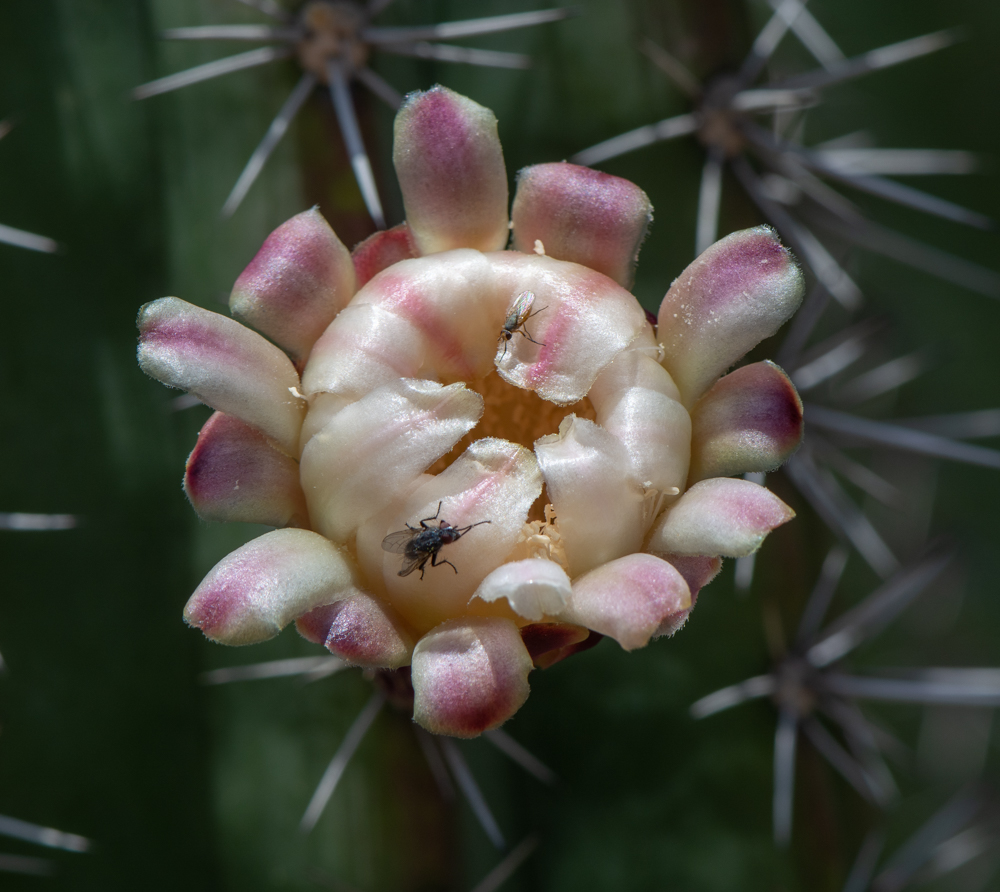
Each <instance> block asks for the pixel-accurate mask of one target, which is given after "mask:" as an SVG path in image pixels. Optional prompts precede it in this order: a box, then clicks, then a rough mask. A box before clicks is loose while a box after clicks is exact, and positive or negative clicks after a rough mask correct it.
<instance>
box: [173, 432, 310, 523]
mask: <svg viewBox="0 0 1000 892" xmlns="http://www.w3.org/2000/svg"><path fill="white" fill-rule="evenodd" d="M184 491H185V492H186V493H187V496H188V498H189V499H190V500H191V504H192V505H193V506H194V510H195V511H197V512H198V515H199V516H200V517H201V518H202V519H204V520H217V521H241V522H243V523H263V524H267V525H268V526H272V527H288V526H296V527H299V526H308V520H309V514H308V512H307V510H306V500H305V496H304V495H303V494H302V487H301V486H300V485H299V463H298V462H297V461H295V460H294V459H291V458H289V457H288V456H287V455H285V454H284V453H283V452H280V451H279V450H278V449H277V447H276V446H275V445H274V443H272V442H271V441H270V440H269V439H268V438H267V437H265V436H264V435H263V434H262V433H261V432H260V431H259V430H257V429H256V428H254V427H250V425H248V424H245V423H244V422H242V421H240V420H239V419H238V418H233V416H231V415H225V414H223V413H222V412H216V413H215V414H214V415H212V417H211V418H209V419H208V421H207V422H205V426H204V427H203V428H202V429H201V432H200V433H199V434H198V442H197V443H196V444H195V447H194V450H193V451H192V452H191V455H190V456H189V457H188V460H187V467H186V468H185V473H184Z"/></svg>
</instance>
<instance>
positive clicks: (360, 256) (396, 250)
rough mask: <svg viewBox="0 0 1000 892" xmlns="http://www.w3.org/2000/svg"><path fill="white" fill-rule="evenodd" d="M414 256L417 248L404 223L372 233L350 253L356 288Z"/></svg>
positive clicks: (408, 228)
mask: <svg viewBox="0 0 1000 892" xmlns="http://www.w3.org/2000/svg"><path fill="white" fill-rule="evenodd" d="M416 256H417V247H416V245H414V244H413V236H412V235H411V234H410V227H409V226H407V225H406V223H400V224H399V225H398V226H393V227H392V228H391V229H380V230H378V231H377V232H374V233H372V234H371V235H370V236H368V238H366V239H365V240H364V241H363V242H360V243H358V244H357V245H355V246H354V250H352V251H351V259H352V260H353V261H354V273H355V275H356V276H357V278H358V288H362V287H364V286H365V285H367V284H368V282H369V281H371V280H372V279H374V278H375V276H377V275H378V274H379V273H380V272H382V270H384V269H387V268H388V267H390V266H392V265H393V264H394V263H399V262H400V261H401V260H410V259H412V258H413V257H416Z"/></svg>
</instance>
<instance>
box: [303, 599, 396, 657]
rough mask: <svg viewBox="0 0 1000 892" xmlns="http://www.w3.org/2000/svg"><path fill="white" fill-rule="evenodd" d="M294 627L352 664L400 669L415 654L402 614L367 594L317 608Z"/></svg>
mask: <svg viewBox="0 0 1000 892" xmlns="http://www.w3.org/2000/svg"><path fill="white" fill-rule="evenodd" d="M295 627H296V628H297V629H298V631H299V634H300V635H301V636H302V637H303V638H305V639H306V640H308V641H312V642H314V643H316V644H322V645H323V646H324V647H326V649H327V650H328V651H330V653H332V654H335V655H336V656H338V657H340V658H341V659H342V660H344V661H345V662H348V663H350V664H351V665H352V666H365V667H371V668H374V669H378V668H385V669H398V668H399V667H400V666H406V665H407V664H408V663H409V662H410V655H411V654H412V653H413V640H412V639H411V638H410V635H409V633H408V632H407V631H406V629H405V628H404V627H403V624H402V622H401V621H400V619H399V617H398V616H396V614H395V612H394V611H393V610H392V609H391V608H389V607H388V606H386V605H385V604H383V603H382V602H381V601H379V600H378V598H373V597H372V596H371V595H367V594H360V595H354V596H353V597H351V598H346V599H345V600H343V601H337V603H336V604H327V605H325V606H323V607H317V608H316V609H315V610H311V611H309V613H307V614H306V615H305V616H302V617H299V619H298V620H297V621H296V623H295Z"/></svg>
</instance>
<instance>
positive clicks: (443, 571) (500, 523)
mask: <svg viewBox="0 0 1000 892" xmlns="http://www.w3.org/2000/svg"><path fill="white" fill-rule="evenodd" d="M541 491H542V478H541V474H540V473H539V471H538V465H537V463H536V462H535V457H534V455H533V454H532V453H531V451H530V450H528V449H525V448H524V447H523V446H518V445H517V444H515V443H510V442H508V441H506V440H496V439H489V438H487V439H482V440H476V441H475V442H474V443H472V444H471V445H470V446H469V448H468V449H466V450H465V452H463V453H462V454H461V455H460V456H459V457H458V458H457V459H455V461H454V462H453V463H452V464H451V465H449V466H448V467H447V468H446V469H445V470H444V471H442V472H441V473H440V474H438V475H437V476H434V477H428V478H427V479H425V480H424V482H423V483H421V484H420V485H419V486H417V487H416V488H415V489H414V490H413V491H412V492H410V493H409V494H404V495H405V498H403V499H402V500H401V501H400V502H398V503H397V504H395V505H393V506H392V507H391V508H390V509H388V510H387V511H385V512H383V513H382V514H380V515H377V516H375V517H373V518H372V520H371V521H370V522H369V523H367V524H365V525H364V526H363V527H362V528H361V529H360V530H359V531H358V538H357V551H358V560H359V562H360V564H361V567H362V569H363V571H364V573H365V576H366V577H367V578H369V579H371V578H373V577H376V576H377V577H380V579H381V581H382V584H383V585H384V586H385V590H386V592H387V595H386V598H387V600H388V601H389V603H390V604H391V605H392V606H393V607H394V608H395V609H396V610H397V611H398V612H399V614H400V615H401V616H402V617H403V619H404V621H406V622H407V623H408V624H409V625H410V626H412V627H413V628H414V629H416V630H417V631H418V632H420V631H426V630H428V629H431V628H433V627H434V626H436V625H437V624H438V623H440V622H442V621H443V620H445V619H448V618H449V617H453V616H460V615H462V614H470V613H471V614H477V615H487V616H496V615H501V616H511V617H513V616H514V615H515V614H513V612H512V611H511V610H510V608H509V607H508V606H507V605H506V604H505V603H502V602H501V603H498V604H486V603H483V602H481V601H478V600H474V601H472V603H471V604H470V600H471V599H472V596H473V594H474V593H475V591H476V589H477V588H478V587H479V585H480V584H481V583H482V581H483V580H484V579H485V578H486V577H487V576H488V575H489V574H490V573H491V572H493V571H494V570H495V569H496V568H497V567H499V566H500V565H501V563H503V561H504V559H505V558H506V557H507V555H509V554H510V552H511V550H512V549H513V548H514V546H515V545H516V544H517V543H518V541H519V539H520V538H521V536H522V532H523V529H524V525H525V521H526V520H527V516H528V511H529V509H530V508H531V505H532V503H533V502H534V501H535V500H536V499H537V498H538V496H539V495H540V494H541ZM439 506H440V510H439ZM435 514H437V517H436V518H434V519H431V518H433V516H434V515H435ZM422 519H423V520H425V521H426V522H427V526H428V527H431V528H436V527H437V526H438V524H439V523H440V522H441V521H442V520H443V521H446V522H447V523H448V524H449V525H450V526H452V527H456V528H459V529H461V528H463V527H468V526H471V525H472V524H481V525H480V526H474V527H472V529H470V530H469V531H468V532H467V533H465V534H464V535H462V536H461V538H459V539H458V540H457V541H454V542H449V543H446V544H444V545H443V546H442V548H441V550H440V552H439V553H438V556H437V560H438V565H437V566H435V567H432V566H431V561H428V562H427V564H426V565H425V567H424V572H423V574H421V572H420V570H419V569H417V568H414V569H413V571H412V572H410V573H409V575H406V576H400V575H399V573H400V571H401V570H403V569H404V568H405V567H406V566H407V565H408V564H409V562H408V561H407V559H406V557H405V555H401V554H398V553H392V552H388V551H384V550H383V549H382V540H383V539H384V538H385V537H386V536H388V535H389V534H390V533H396V532H400V531H403V530H406V528H407V524H409V525H410V526H411V527H417V528H418V529H419V527H420V521H421V520H422ZM482 521H489V523H482ZM444 560H447V561H449V562H450V563H451V565H452V566H448V565H446V564H443V563H442V562H443V561H444ZM421 575H423V577H424V578H421Z"/></svg>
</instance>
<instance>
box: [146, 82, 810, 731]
mask: <svg viewBox="0 0 1000 892" xmlns="http://www.w3.org/2000/svg"><path fill="white" fill-rule="evenodd" d="M393 158H394V162H395V166H396V171H397V174H398V176H399V181H400V186H401V188H402V193H403V199H404V205H405V208H406V218H407V219H406V222H405V223H403V224H401V225H399V226H397V227H395V228H393V229H390V230H387V231H384V232H379V233H376V234H375V235H373V236H372V237H371V238H369V239H368V240H367V241H364V242H362V243H361V244H360V245H358V246H357V247H355V248H354V250H353V252H351V251H348V250H347V248H346V247H344V245H343V244H342V243H341V242H340V241H339V240H338V238H337V236H336V235H335V234H334V233H333V231H332V230H331V229H330V227H329V226H328V225H327V224H326V222H325V221H324V219H323V218H322V217H321V216H320V214H319V213H318V211H316V210H310V211H306V212H304V213H301V214H299V215H298V216H296V217H293V218H292V219H291V220H289V221H288V222H287V223H285V224H283V225H282V226H280V227H279V228H278V229H277V230H275V232H274V233H272V234H271V235H270V236H269V237H268V239H267V241H265V243H264V245H263V247H262V248H261V249H260V251H259V252H258V254H257V256H256V257H255V258H254V259H253V260H252V261H251V263H250V265H249V266H248V267H247V268H246V270H245V271H244V272H243V274H242V275H241V276H240V277H239V279H238V280H237V281H236V285H235V287H234V288H233V292H232V297H231V298H230V309H231V311H232V315H233V317H235V318H229V317H226V316H222V315H219V314H216V313H212V312H209V311H207V310H203V309H201V308H199V307H196V306H192V305H191V304H188V303H185V302H184V301H181V300H178V299H177V298H172V297H168V298H163V299H162V300H158V301H154V302H153V303H150V304H147V305H146V306H144V307H143V308H142V310H141V311H140V313H139V330H140V342H139V362H140V364H141V366H142V368H143V369H144V370H145V371H146V372H147V373H148V374H150V375H152V376H153V377H155V378H157V379H158V380H160V381H162V382H163V383H164V384H167V385H170V386H172V387H178V388H181V389H183V390H186V391H188V392H190V393H191V394H193V395H195V396H196V397H198V398H199V399H200V400H202V401H203V402H205V403H207V404H208V405H209V406H211V407H212V408H213V409H215V410H216V411H215V414H213V415H212V417H211V418H210V419H209V420H208V422H207V423H206V424H205V426H204V427H203V428H202V430H201V433H200V435H199V437H198V442H197V444H196V445H195V447H194V451H193V452H192V453H191V456H190V458H189V460H188V464H187V473H186V477H185V488H186V491H187V494H188V496H189V498H190V499H191V503H192V504H193V505H194V507H195V510H196V511H197V512H198V513H199V514H200V515H201V516H202V517H203V518H205V519H208V520H219V521H227V520H235V521H250V522H256V523H263V524H268V525H271V526H274V527H276V528H277V529H275V530H274V531H272V532H269V533H265V534H264V535H263V536H260V537H259V538H257V539H254V540H253V541H251V542H249V543H248V544H246V545H244V546H243V547H242V548H240V549H238V550H237V551H235V552H233V553H232V554H230V555H229V556H228V557H226V558H225V559H223V560H222V561H221V562H220V563H219V564H218V565H217V566H216V567H215V568H214V569H213V570H212V571H211V572H210V573H209V574H208V576H207V577H206V578H205V580H204V581H203V582H202V583H201V585H200V586H198V589H197V590H196V591H195V593H194V594H193V595H192V597H191V599H190V600H189V601H188V603H187V606H186V608H185V610H184V618H185V620H186V621H187V622H188V623H189V624H190V625H192V626H195V627H197V628H199V629H201V630H202V631H203V632H204V633H205V635H207V636H208V637H209V638H211V639H212V640H214V641H218V642H221V643H224V644H253V643H255V642H259V641H264V640H266V639H268V638H271V637H273V636H275V635H277V634H278V633H279V632H280V631H281V630H282V629H283V628H284V627H285V626H286V625H288V624H289V623H291V622H293V621H294V622H295V623H296V625H297V627H298V630H299V632H300V633H301V634H302V635H303V636H305V637H306V638H307V639H309V640H310V641H313V642H316V643H318V644H321V645H325V646H326V647H327V648H328V649H329V650H330V651H332V652H333V653H334V654H337V655H338V656H340V657H342V658H343V659H345V660H346V661H348V662H350V663H352V664H355V665H358V666H364V667H370V668H377V669H384V670H394V669H403V668H404V667H409V670H410V673H411V678H412V684H413V711H414V719H415V720H416V721H417V722H419V723H420V724H421V725H422V726H423V727H425V728H427V729H428V730H429V731H432V732H435V733H438V734H449V735H454V736H459V737H471V736H475V735H477V734H479V733H481V732H482V731H484V730H487V729H490V728H494V727H496V726H498V725H500V724H501V723H502V722H503V721H505V720H506V719H507V718H509V717H510V716H511V715H512V714H513V713H514V712H515V711H516V710H517V709H518V708H519V707H520V706H521V704H522V703H523V702H524V701H525V699H526V698H527V696H528V675H529V673H530V672H531V670H532V669H533V668H543V667H547V666H550V665H552V664H553V663H555V662H557V661H559V660H561V659H562V658H564V657H566V656H569V655H570V654H572V653H573V652H575V651H577V650H580V649H582V648H584V647H586V646H588V645H589V644H591V643H593V642H594V641H596V640H597V639H599V637H600V636H608V637H610V638H614V639H615V640H616V641H617V642H618V643H619V644H620V645H621V646H622V647H623V648H624V649H626V650H632V649H633V648H637V647H643V646H644V645H646V644H647V643H648V642H649V640H650V639H651V638H655V637H657V636H662V635H669V634H672V633H674V632H675V631H676V630H677V629H678V628H680V626H681V625H683V623H684V622H685V620H686V619H687V616H688V614H689V613H690V611H691V608H692V606H693V604H694V599H695V597H696V596H697V593H698V590H699V589H700V588H701V587H702V586H703V585H704V584H705V583H707V582H708V581H709V580H710V579H711V578H712V577H713V576H714V575H715V574H716V573H717V572H718V569H719V567H720V564H721V558H723V557H738V556H741V555H747V554H750V553H751V552H753V551H754V550H755V549H756V548H757V547H758V546H759V545H760V543H761V541H762V540H763V538H764V537H765V536H766V535H767V533H768V532H769V531H770V530H772V529H773V528H774V527H776V526H778V525H779V524H782V523H784V522H785V521H787V520H789V519H790V518H791V517H792V512H791V511H790V509H789V508H788V507H787V506H786V505H784V504H783V503H782V502H781V501H780V500H779V499H777V498H776V497H775V496H774V495H772V494H771V493H770V492H769V491H768V490H767V489H765V488H764V487H762V486H758V485H756V484H754V483H751V482H748V481H746V480H743V479H738V478H734V476H733V475H740V474H743V473H745V472H747V471H764V470H771V469H773V468H775V467H777V466H778V465H779V464H781V462H783V461H784V460H785V459H786V458H787V457H788V456H789V455H790V454H791V453H792V452H793V451H794V449H795V448H796V446H797V445H798V442H799V439H800V436H801V429H802V408H801V403H800V402H799V399H798V395H797V394H796V392H795V388H794V387H793V386H792V384H791V382H790V381H789V380H788V378H787V376H786V375H785V374H784V372H782V371H781V370H780V369H779V368H778V367H777V366H775V365H773V364H771V363H768V362H760V363H754V364H752V365H746V366H743V367H740V368H738V369H736V371H733V372H731V373H729V374H726V372H727V370H728V369H729V368H730V367H731V366H733V364H734V363H736V361H737V360H739V359H740V358H741V357H742V356H743V355H744V354H745V353H746V352H747V351H748V350H749V349H750V348H752V347H753V346H754V345H755V344H756V343H757V342H758V341H760V340H761V339H762V338H765V337H767V336H769V335H771V334H773V333H774V332H775V331H776V330H777V328H778V327H779V326H780V325H781V324H782V323H783V322H784V321H785V320H786V319H787V318H788V317H789V316H790V315H791V314H792V313H793V312H794V310H795V309H796V307H797V306H798V304H799V301H800V300H801V297H802V276H801V273H800V271H799V269H798V267H797V265H796V264H795V262H794V261H793V259H792V258H791V256H790V255H789V253H788V252H787V251H786V250H785V249H784V248H783V247H782V246H781V245H780V244H779V242H778V239H777V238H776V236H775V234H774V232H773V231H771V230H770V229H768V228H766V227H760V228H757V229H751V230H747V231H745V232H737V233H734V234H732V235H730V236H728V237H726V238H724V239H722V240H721V241H720V242H718V243H716V244H715V245H713V246H712V247H711V248H710V249H709V250H708V251H706V252H705V253H704V254H702V255H701V256H700V257H699V258H698V259H697V260H695V261H694V262H693V263H692V264H691V265H690V266H689V267H688V268H687V269H686V270H685V271H684V272H683V273H681V275H680V276H679V277H678V279H677V280H676V281H675V282H674V283H673V285H672V286H671V288H670V290H669V291H668V292H667V294H666V296H665V297H664V299H663V302H662V304H661V306H660V311H659V317H658V319H657V324H656V325H655V326H654V325H653V324H652V323H651V321H650V320H649V318H647V315H646V313H645V312H644V311H643V309H642V308H641V307H640V306H639V303H638V302H637V301H636V299H635V298H634V297H633V296H632V295H631V294H630V293H629V291H628V290H627V289H628V287H629V286H630V284H631V280H632V272H633V268H634V265H635V261H636V258H637V254H638V250H639V245H640V243H641V242H642V239H643V237H644V235H645V232H646V229H647V227H648V225H649V223H650V221H651V219H652V208H651V206H650V204H649V201H648V199H647V198H646V195H645V194H644V193H643V192H642V191H641V190H640V189H639V188H638V187H636V186H635V185H633V184H632V183H630V182H628V181H626V180H622V179H619V178H617V177H613V176H609V175H607V174H603V173H599V172H596V171H593V170H590V169H588V168H584V167H578V166H575V165H572V164H565V163H559V164H541V165H538V166H535V167H529V168H527V169H525V170H523V171H521V173H520V175H519V177H518V185H517V194H516V195H515V198H514V202H513V209H512V212H511V214H510V217H508V194H507V175H506V170H505V167H504V160H503V153H502V150H501V147H500V142H499V139H498V137H497V128H496V119H495V118H494V116H493V114H492V112H490V111H489V110H488V109H485V108H483V107H481V106H479V105H477V104H476V103H474V102H472V101H471V100H469V99H466V98H465V97H462V96H459V95H457V94H455V93H453V92H451V91H449V90H447V89H444V88H442V87H435V88H433V89H431V90H429V91H427V92H425V93H415V94H413V95H411V96H410V97H408V99H407V101H406V103H405V104H404V106H403V107H402V109H401V110H400V112H399V114H398V116H397V118H396V125H395V144H394V154H393ZM511 233H512V239H511ZM509 239H510V240H511V245H510V247H509V248H508V240H509ZM527 292H530V294H531V295H533V307H534V308H535V309H539V308H544V311H539V312H536V313H533V314H532V315H531V330H530V334H531V337H513V336H511V337H505V336H504V333H505V332H506V333H508V334H510V335H513V334H514V333H515V330H516V327H517V324H520V323H517V322H516V320H517V319H520V316H522V315H525V313H524V312H522V311H524V306H523V304H524V303H525V302H526V300H525V298H523V295H524V294H525V293H527ZM519 300H520V301H521V304H518V301H519ZM512 314H513V316H514V317H515V322H512V321H511V319H512ZM521 322H523V320H521ZM254 329H256V331H255V330H254ZM258 332H259V333H258ZM486 521H488V523H486ZM459 531H461V532H460V533H459ZM411 552H412V553H411ZM421 561H422V563H420V562H421ZM411 565H412V567H415V568H416V569H420V570H421V571H422V572H419V573H418V572H403V571H405V570H408V568H411Z"/></svg>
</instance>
